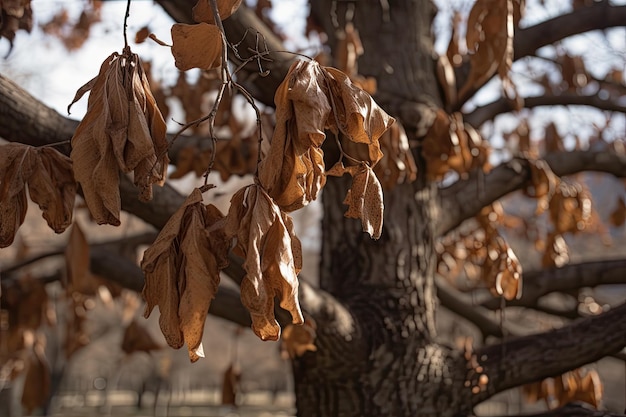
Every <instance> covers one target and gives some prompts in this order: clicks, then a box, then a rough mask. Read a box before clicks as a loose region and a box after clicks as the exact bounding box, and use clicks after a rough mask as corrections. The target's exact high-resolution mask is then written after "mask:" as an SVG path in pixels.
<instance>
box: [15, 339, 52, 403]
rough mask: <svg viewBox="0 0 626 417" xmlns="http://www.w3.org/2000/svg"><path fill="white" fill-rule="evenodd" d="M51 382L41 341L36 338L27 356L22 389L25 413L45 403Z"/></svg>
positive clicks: (48, 365) (48, 366)
mask: <svg viewBox="0 0 626 417" xmlns="http://www.w3.org/2000/svg"><path fill="white" fill-rule="evenodd" d="M51 384H52V380H51V374H50V364H49V363H48V360H47V359H46V357H45V354H44V346H43V343H41V341H39V340H38V341H36V342H35V345H34V346H33V352H32V353H31V355H29V358H28V365H27V368H26V379H25V380H24V388H23V391H22V406H23V407H24V409H25V411H26V414H27V415H32V413H33V411H34V410H35V409H36V408H38V407H43V406H44V405H45V404H46V402H47V401H48V398H49V396H50V386H51Z"/></svg>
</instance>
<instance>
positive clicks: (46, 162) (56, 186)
mask: <svg viewBox="0 0 626 417" xmlns="http://www.w3.org/2000/svg"><path fill="white" fill-rule="evenodd" d="M26 183H28V188H29V194H30V198H31V200H33V202H35V203H37V204H38V205H39V207H40V208H41V210H42V212H43V217H44V218H45V219H46V221H47V222H48V225H49V226H50V228H52V229H53V230H54V231H55V232H56V233H61V232H63V231H64V230H65V229H66V228H67V227H68V226H69V224H70V223H71V221H72V212H73V209H74V199H75V195H76V183H75V181H74V179H73V175H72V166H71V161H70V160H69V158H67V157H66V156H64V155H62V154H60V153H59V152H58V151H56V150H54V149H52V148H33V147H31V146H28V145H23V144H19V143H11V144H7V145H4V146H2V152H1V153H0V202H1V203H2V204H0V206H1V208H0V247H6V246H9V245H10V244H11V243H12V242H13V239H14V237H15V233H16V232H17V229H18V228H19V226H20V225H21V224H22V223H23V221H24V217H25V215H26V210H27V203H26V192H25V188H24V187H25V185H26Z"/></svg>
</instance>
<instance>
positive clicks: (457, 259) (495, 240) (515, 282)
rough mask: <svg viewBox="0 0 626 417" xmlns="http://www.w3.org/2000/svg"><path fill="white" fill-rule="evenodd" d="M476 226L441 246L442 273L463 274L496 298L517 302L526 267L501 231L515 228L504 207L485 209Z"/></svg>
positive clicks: (444, 240)
mask: <svg viewBox="0 0 626 417" xmlns="http://www.w3.org/2000/svg"><path fill="white" fill-rule="evenodd" d="M475 220H476V221H475V226H474V227H472V228H470V229H468V230H464V231H463V233H460V234H459V236H453V237H452V236H451V237H447V238H446V239H443V240H442V241H441V242H439V244H438V246H439V247H438V256H439V267H438V268H439V272H440V273H442V274H443V275H444V276H447V277H450V278H453V277H455V276H457V275H458V274H459V273H461V272H463V273H465V275H466V276H467V277H468V278H469V279H470V280H474V281H478V282H480V283H482V284H483V285H484V286H485V287H487V288H489V290H490V291H491V292H492V294H493V295H494V296H502V297H504V298H505V299H506V300H514V299H516V298H520V297H521V295H522V266H521V264H520V263H519V260H518V259H517V256H515V253H514V252H513V250H512V249H511V248H510V247H509V245H508V244H507V242H506V240H505V239H504V238H503V237H502V235H501V234H500V233H499V231H498V227H499V226H505V227H506V226H511V224H507V222H509V221H510V220H509V219H508V218H507V217H506V216H505V214H504V212H503V210H502V206H501V205H500V204H497V203H496V204H492V205H490V206H487V207H485V208H484V209H483V210H481V212H480V213H479V214H478V216H476V218H475Z"/></svg>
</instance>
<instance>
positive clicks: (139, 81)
mask: <svg viewBox="0 0 626 417" xmlns="http://www.w3.org/2000/svg"><path fill="white" fill-rule="evenodd" d="M87 91H91V92H90V95H89V101H88V103H87V113H86V114H85V117H84V118H83V120H82V121H81V122H80V124H79V125H78V127H77V128H76V131H75V132H74V136H73V137H72V152H71V154H70V158H71V159H72V161H73V163H74V175H75V178H76V180H77V181H78V182H79V183H80V184H81V187H82V189H83V193H84V196H85V201H86V203H87V206H88V207H89V211H90V212H91V214H92V216H93V218H94V219H95V221H96V222H97V223H98V224H112V225H115V226H118V225H119V224H120V220H119V215H120V206H121V202H120V195H119V169H121V170H122V171H124V172H130V171H134V182H135V185H136V186H138V187H139V189H140V194H139V199H140V200H142V201H149V200H150V199H152V184H158V185H163V182H164V180H165V173H166V170H167V164H168V162H169V159H168V157H167V153H166V150H167V147H168V144H167V140H166V138H165V131H166V126H165V121H164V120H163V116H162V115H161V112H160V111H159V109H158V107H157V105H156V101H155V99H154V97H153V96H152V93H151V92H150V86H149V84H148V80H147V77H146V74H145V72H144V71H143V68H142V66H141V62H140V60H139V57H138V56H137V55H136V54H133V53H131V52H130V48H128V49H126V50H125V51H124V53H123V54H122V55H119V54H117V53H113V54H111V55H110V56H109V57H108V58H107V59H106V60H105V61H104V62H103V63H102V66H101V67H100V72H99V74H98V76H97V77H96V78H94V79H92V80H91V81H90V82H88V83H87V84H85V85H84V86H83V87H81V88H80V89H79V90H78V91H77V93H76V96H75V97H74V100H73V101H72V103H71V104H70V106H69V107H68V111H69V108H70V107H71V106H72V104H73V103H75V102H76V101H78V100H79V99H80V98H81V97H82V96H83V95H84V94H85V93H86V92H87Z"/></svg>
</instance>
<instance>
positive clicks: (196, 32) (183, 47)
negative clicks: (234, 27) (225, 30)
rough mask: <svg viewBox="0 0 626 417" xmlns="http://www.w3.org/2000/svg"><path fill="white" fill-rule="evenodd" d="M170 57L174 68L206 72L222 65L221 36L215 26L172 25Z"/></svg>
mask: <svg viewBox="0 0 626 417" xmlns="http://www.w3.org/2000/svg"><path fill="white" fill-rule="evenodd" d="M172 55H174V59H175V60H176V62H175V64H176V68H178V69H179V70H181V71H187V70H190V69H192V68H200V69H203V70H208V69H211V68H218V67H219V66H220V65H221V64H222V34H221V33H220V30H219V29H218V28H217V26H215V25H209V24H207V23H198V24H195V25H186V24H184V23H175V24H173V25H172Z"/></svg>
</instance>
